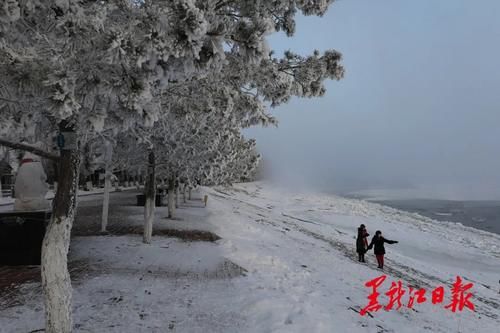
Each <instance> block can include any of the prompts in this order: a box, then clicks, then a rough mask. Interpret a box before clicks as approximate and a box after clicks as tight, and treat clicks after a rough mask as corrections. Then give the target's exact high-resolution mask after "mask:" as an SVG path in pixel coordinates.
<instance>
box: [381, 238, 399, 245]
mask: <svg viewBox="0 0 500 333" xmlns="http://www.w3.org/2000/svg"><path fill="white" fill-rule="evenodd" d="M384 242H385V243H387V244H396V243H398V241H394V240H390V239H385V238H384Z"/></svg>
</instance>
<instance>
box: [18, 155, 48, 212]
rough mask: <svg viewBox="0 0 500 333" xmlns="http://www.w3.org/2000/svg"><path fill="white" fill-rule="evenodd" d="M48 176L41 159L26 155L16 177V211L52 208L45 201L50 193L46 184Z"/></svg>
mask: <svg viewBox="0 0 500 333" xmlns="http://www.w3.org/2000/svg"><path fill="white" fill-rule="evenodd" d="M46 180H47V175H46V174H45V171H44V170H43V166H42V162H41V160H40V157H38V156H36V155H34V154H32V153H29V152H27V153H25V154H24V156H23V159H22V160H21V163H20V164H19V169H18V171H17V175H16V183H15V185H14V192H15V197H16V200H15V201H14V210H17V211H37V210H46V209H48V208H49V207H50V205H49V202H48V201H47V200H46V199H45V195H46V194H47V191H48V188H49V187H48V185H47V183H46Z"/></svg>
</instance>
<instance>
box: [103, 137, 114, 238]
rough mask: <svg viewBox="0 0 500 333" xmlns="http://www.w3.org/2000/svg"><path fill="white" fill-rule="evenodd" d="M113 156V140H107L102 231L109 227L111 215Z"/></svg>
mask: <svg viewBox="0 0 500 333" xmlns="http://www.w3.org/2000/svg"><path fill="white" fill-rule="evenodd" d="M112 158H113V146H112V144H111V142H109V141H106V171H105V178H104V200H103V203H102V222H101V232H106V229H107V227H108V215H109V192H110V190H111V175H112V173H111V160H112Z"/></svg>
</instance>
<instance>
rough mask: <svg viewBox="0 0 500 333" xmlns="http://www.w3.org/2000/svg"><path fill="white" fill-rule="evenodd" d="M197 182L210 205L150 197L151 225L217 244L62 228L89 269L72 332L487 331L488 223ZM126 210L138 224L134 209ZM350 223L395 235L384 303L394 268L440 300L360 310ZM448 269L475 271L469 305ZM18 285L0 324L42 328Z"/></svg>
mask: <svg viewBox="0 0 500 333" xmlns="http://www.w3.org/2000/svg"><path fill="white" fill-rule="evenodd" d="M204 191H206V192H207V193H208V194H209V200H208V207H207V209H204V208H202V207H201V206H202V205H201V203H200V202H199V201H198V202H196V201H193V202H190V203H189V204H188V205H186V206H184V207H183V208H181V209H179V210H178V213H179V219H177V220H173V221H172V220H165V219H164V216H165V215H166V212H165V208H159V209H158V214H157V219H156V221H155V230H159V229H162V228H177V229H183V228H184V229H197V230H207V231H211V232H215V233H216V234H217V235H219V236H220V237H222V239H220V240H218V241H217V242H215V243H213V242H183V241H181V240H179V239H176V238H169V237H163V236H154V237H153V243H152V244H151V245H144V244H142V242H141V236H140V235H120V236H89V237H75V238H74V239H73V241H72V245H71V247H72V249H71V257H70V259H71V260H72V261H73V263H77V264H80V263H81V265H83V266H85V267H84V269H83V270H82V271H83V272H86V273H85V274H86V275H83V276H80V277H79V278H78V279H76V280H75V281H74V288H75V290H74V316H75V331H76V332H203V333H206V332H395V333H399V332H486V333H489V332H498V326H499V325H500V309H499V303H500V297H499V296H500V294H498V291H499V290H498V289H499V285H498V279H499V278H500V247H499V246H500V237H499V236H498V235H494V234H490V233H486V232H482V231H478V230H475V229H470V228H466V227H462V226H460V225H455V224H442V223H441V224H436V223H435V222H433V221H431V220H428V219H425V218H422V217H419V216H417V215H414V214H409V213H405V212H400V211H397V210H394V209H391V208H387V207H383V206H380V205H376V204H372V203H367V202H362V201H356V200H348V199H343V198H339V197H335V196H326V195H319V194H313V193H291V192H289V191H285V190H277V189H275V188H273V187H272V186H271V185H268V184H265V183H250V184H240V185H236V186H234V187H232V188H228V189H227V188H224V189H222V188H219V189H209V188H207V189H204ZM200 195H201V194H198V195H197V197H199V196H200ZM89 204H90V203H89ZM86 209H89V208H88V207H87V208H86ZM124 209H125V208H124ZM126 211H127V212H128V214H129V218H130V219H131V220H132V222H131V223H133V224H136V225H140V223H141V222H140V217H141V208H140V207H132V206H127V207H126ZM89 216H90V215H89ZM89 218H91V217H89ZM136 219H137V221H135V220H136ZM134 221H135V222H134ZM116 223H119V220H117V221H116ZM361 223H364V224H365V225H366V226H367V228H368V232H370V233H371V234H373V233H374V231H375V230H377V229H381V230H382V231H383V232H384V235H385V236H386V237H387V238H390V239H396V240H399V244H394V245H388V246H387V247H386V248H387V252H388V253H387V264H386V265H387V267H386V269H385V271H384V272H383V274H387V276H388V277H387V280H386V281H385V283H384V284H383V285H382V287H381V290H380V292H381V293H382V295H381V296H380V302H381V303H382V304H383V305H385V304H386V303H387V297H386V296H385V295H384V293H385V292H386V291H387V290H388V288H389V286H390V283H391V282H392V281H397V280H402V282H403V285H404V286H408V285H412V286H414V287H422V288H426V289H427V290H428V292H430V291H431V290H432V289H433V288H435V287H437V286H438V285H444V286H445V289H446V292H447V293H448V294H447V295H446V298H445V302H444V303H443V304H441V305H432V304H431V303H430V302H429V301H428V302H425V303H423V304H415V306H414V309H413V310H412V309H408V308H405V307H403V308H401V309H399V310H392V311H384V310H381V311H379V312H375V313H371V315H367V316H364V317H362V316H360V315H359V313H358V311H359V310H360V308H362V307H364V306H365V305H366V304H367V296H368V294H369V290H368V289H367V288H366V287H364V283H365V282H366V281H368V280H371V279H373V278H375V277H377V276H380V275H381V274H382V272H381V271H379V270H378V269H376V264H375V263H374V261H375V260H374V259H375V258H374V257H373V254H371V253H370V254H368V255H367V261H368V263H367V264H359V263H358V262H357V260H356V254H355V252H354V251H355V249H354V244H355V239H354V236H355V234H356V228H357V227H358V226H359V224H361ZM239 267H242V268H243V269H244V270H243V271H241V270H240V269H239ZM242 274H243V275H242ZM457 275H459V276H461V277H463V278H464V279H466V280H467V281H470V282H474V287H473V293H474V297H473V299H472V300H473V302H474V304H475V306H476V312H475V313H473V312H471V311H469V310H468V309H464V311H463V312H457V313H452V312H451V311H449V310H447V309H444V304H446V303H448V302H449V286H450V285H451V283H453V281H454V279H455V276H457ZM406 296H407V295H404V296H403V303H406V302H407V298H406ZM20 297H21V299H22V301H23V302H24V305H22V306H15V307H10V308H8V309H4V310H0V324H1V325H0V332H9V333H10V332H29V331H30V330H35V329H40V328H41V327H42V326H43V311H42V306H41V297H40V295H39V291H38V285H37V284H31V285H25V286H23V288H22V290H21V295H20ZM429 298H430V297H429Z"/></svg>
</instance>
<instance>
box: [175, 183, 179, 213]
mask: <svg viewBox="0 0 500 333" xmlns="http://www.w3.org/2000/svg"><path fill="white" fill-rule="evenodd" d="M179 201H180V199H179V185H177V186H176V187H175V208H179Z"/></svg>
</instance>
